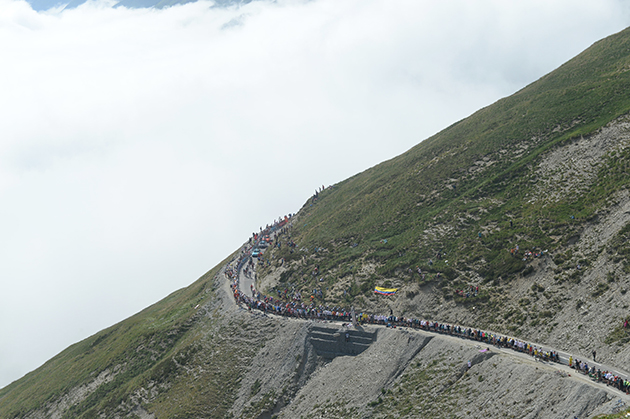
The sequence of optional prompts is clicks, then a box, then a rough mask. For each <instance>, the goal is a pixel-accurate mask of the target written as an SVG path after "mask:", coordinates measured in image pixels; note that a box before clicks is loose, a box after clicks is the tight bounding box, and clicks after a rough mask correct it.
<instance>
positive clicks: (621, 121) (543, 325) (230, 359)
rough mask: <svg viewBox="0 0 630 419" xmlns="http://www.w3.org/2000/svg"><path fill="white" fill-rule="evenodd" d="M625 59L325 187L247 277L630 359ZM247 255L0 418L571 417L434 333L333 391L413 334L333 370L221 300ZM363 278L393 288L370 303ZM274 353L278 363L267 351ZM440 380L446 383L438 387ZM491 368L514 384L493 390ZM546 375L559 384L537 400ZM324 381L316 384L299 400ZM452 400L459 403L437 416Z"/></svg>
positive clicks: (66, 362) (544, 369)
mask: <svg viewBox="0 0 630 419" xmlns="http://www.w3.org/2000/svg"><path fill="white" fill-rule="evenodd" d="M628 70H630V29H626V30H624V31H621V32H619V33H618V34H615V35H612V36H610V37H608V38H606V39H604V40H601V41H598V42H596V43H595V44H593V46H591V47H590V48H589V49H587V50H586V51H584V52H583V53H582V54H580V55H578V56H577V57H576V58H574V59H572V60H570V61H569V62H567V63H565V64H564V65H562V66H560V67H559V68H558V69H557V70H555V71H554V72H552V73H550V74H548V75H546V76H543V77H542V78H540V79H539V80H538V81H536V82H534V83H532V84H530V85H529V86H526V87H525V88H523V89H521V90H519V91H518V92H516V93H515V94H514V95H512V96H510V97H508V98H504V99H501V100H499V101H497V102H495V103H494V104H492V105H490V106H488V107H485V108H483V109H480V110H479V111H477V112H475V113H474V114H473V115H471V116H470V117H468V118H466V119H463V120H461V121H458V122H457V123H455V124H452V125H451V126H449V127H447V128H446V129H445V130H443V131H441V132H440V133H437V134H436V135H434V136H432V137H430V138H428V139H426V140H425V141H423V142H421V143H420V144H418V145H416V146H414V147H412V148H411V149H410V150H409V151H407V152H406V153H404V154H402V155H400V156H397V157H395V158H393V159H390V160H388V161H386V162H383V163H381V164H379V165H376V166H374V167H371V168H369V169H367V170H365V171H363V172H361V173H359V174H357V175H355V176H352V177H350V178H349V179H346V180H344V181H342V182H339V183H338V184H336V185H333V186H332V187H330V188H326V189H325V190H322V191H319V192H318V193H316V195H314V196H313V197H312V198H311V199H309V200H308V201H307V202H306V203H305V204H304V206H303V207H302V208H301V209H300V211H299V212H298V213H297V214H296V215H295V218H294V219H293V221H292V222H293V227H292V228H291V229H290V230H289V231H288V232H287V233H286V234H285V235H284V236H282V237H281V238H279V240H278V241H277V242H276V243H275V244H276V246H271V247H270V248H269V249H267V250H266V251H265V252H264V254H263V256H262V257H261V258H259V262H258V267H257V269H256V276H257V283H256V284H257V288H258V289H260V290H262V291H264V293H266V294H267V295H272V296H274V297H276V296H280V295H281V294H282V293H283V292H284V290H287V293H288V294H289V295H292V296H293V298H296V299H295V300H293V301H302V302H304V303H305V304H307V305H308V304H309V303H310V300H311V299H310V298H309V297H310V296H311V295H313V298H312V301H313V302H314V304H316V305H329V306H333V305H334V306H344V307H350V306H354V307H357V308H361V309H362V310H366V311H369V312H372V313H389V312H390V310H391V312H394V313H396V315H397V316H414V317H422V316H424V317H428V318H434V319H439V320H440V321H444V322H452V323H460V324H467V325H470V326H474V327H483V328H486V329H489V330H496V331H497V332H500V333H509V334H510V335H514V336H517V337H522V338H527V339H530V340H532V341H540V342H541V343H544V344H548V345H553V346H556V347H558V348H559V349H563V350H567V351H569V352H571V353H575V354H576V355H579V356H580V357H582V358H583V359H588V355H589V354H590V352H591V350H592V349H596V350H597V353H598V354H599V357H601V359H602V360H604V361H605V362H608V363H611V364H613V365H619V364H623V363H625V362H628V361H630V346H629V345H628V343H629V342H630V333H629V332H628V330H627V328H624V327H623V324H622V323H623V320H624V319H626V318H627V317H626V316H627V315H626V314H625V313H626V312H627V308H628V306H629V304H630V301H629V299H630V296H628V294H627V290H628V289H630V275H629V274H630V245H628V238H630V193H629V191H628V176H627V173H629V172H630V147H629V146H630V116H629V112H630V98H629V97H628V96H627V94H626V92H628V91H630V73H629V72H628ZM278 243H279V244H280V246H278ZM247 246H248V243H246V244H245V245H244V248H245V247H247ZM242 251H243V249H239V250H238V251H237V252H235V253H234V254H233V255H231V256H229V257H228V258H227V259H226V260H224V261H223V262H222V263H221V264H219V265H218V266H217V267H215V268H213V269H212V270H211V271H209V272H208V273H207V274H206V275H204V276H202V277H201V278H200V279H199V280H197V281H196V282H195V283H193V284H192V285H191V286H189V287H187V288H184V289H182V290H179V291H176V292H175V293H173V294H171V295H170V296H168V297H167V298H166V299H164V300H162V301H160V302H158V303H156V304H154V305H152V306H151V307H148V308H147V309H145V310H143V311H142V312H140V313H138V314H136V315H134V316H132V317H131V318H129V319H127V320H125V321H123V322H120V323H118V324H116V325H114V326H112V327H110V328H108V329H105V330H103V331H101V332H99V333H97V334H95V335H93V336H91V337H89V338H88V339H86V340H84V341H81V342H79V343H77V344H75V345H72V346H71V347H69V348H68V349H66V350H65V351H63V352H62V353H60V354H59V355H57V356H56V357H54V358H53V359H51V360H50V361H48V362H47V363H45V364H44V365H43V366H42V367H40V368H38V369H37V370H36V371H33V372H32V373H29V374H27V375H26V376H25V377H23V378H22V379H20V380H18V381H16V382H14V383H11V384H10V385H9V386H7V387H5V388H3V389H0V418H16V417H20V418H22V417H23V418H36V417H60V418H62V417H82V418H90V417H134V415H135V416H136V417H142V418H144V417H147V418H148V417H255V418H267V417H269V418H270V417H272V415H279V416H280V417H290V415H292V414H297V415H298V416H303V417H330V415H331V414H334V415H337V416H339V417H366V416H371V417H387V416H388V415H389V414H392V415H398V416H401V417H404V416H409V417H413V416H414V415H425V416H426V415H431V416H432V417H464V416H465V417H485V416H484V415H486V413H485V412H484V411H483V409H481V410H474V409H471V410H470V411H467V410H465V405H466V404H471V405H474V404H475V397H476V396H475V395H477V396H478V397H483V399H484V402H483V407H484V409H485V410H486V412H491V413H488V414H490V415H491V417H495V416H499V415H500V414H501V412H502V411H504V410H502V409H504V408H503V407H502V406H504V405H505V403H511V405H513V406H518V407H519V409H515V410H511V411H510V414H512V416H513V417H565V416H563V415H565V413H566V411H568V409H571V408H572V407H571V403H569V404H566V405H563V409H565V411H556V410H555V407H554V403H555V404H556V405H557V403H559V402H558V401H559V400H561V399H562V394H563V393H562V392H563V391H565V392H570V391H572V390H570V384H567V381H566V380H564V379H565V378H566V377H563V376H562V375H561V374H560V375H558V376H556V375H555V373H554V370H553V368H550V367H549V366H543V365H542V364H541V365H533V366H532V365H531V364H530V362H529V361H528V360H514V359H512V358H505V356H504V355H503V354H497V355H493V356H492V357H489V358H488V359H484V360H482V361H480V362H479V363H478V364H476V365H475V366H474V368H472V369H471V370H470V373H468V374H460V373H459V372H458V371H459V370H460V368H461V365H462V364H463V363H464V361H465V359H466V358H468V357H472V356H473V355H474V353H475V352H478V351H477V349H476V348H475V347H474V346H472V347H471V346H470V345H468V344H464V343H461V344H459V343H457V342H455V343H453V342H450V341H445V340H441V339H435V338H434V339H433V340H431V341H430V342H429V343H426V344H423V345H424V346H422V345H421V346H422V349H421V350H420V351H419V352H418V355H417V356H414V357H412V358H411V359H409V361H408V362H407V361H404V362H403V361H401V367H400V368H401V369H400V370H399V371H398V372H396V373H395V374H394V376H395V378H394V379H392V380H385V381H383V384H382V385H383V387H382V388H381V389H378V388H376V387H375V388H372V387H370V388H372V390H370V393H369V394H368V395H366V396H365V397H366V398H365V399H361V398H360V397H358V396H356V397H355V396H350V395H348V398H347V399H345V398H344V397H345V396H344V391H343V389H349V388H350V387H348V386H349V385H354V386H360V385H361V383H363V384H365V385H367V383H368V382H371V381H369V380H372V381H373V380H374V379H375V378H374V377H371V376H370V371H374V372H373V374H376V375H377V376H378V374H379V373H378V371H380V370H379V365H378V360H379V359H380V358H381V357H385V355H386V351H387V350H386V349H378V348H387V347H390V348H391V347H394V346H396V345H397V344H401V345H402V343H401V342H402V341H404V339H405V338H409V340H408V342H407V343H409V342H411V341H412V340H413V339H412V338H411V336H407V335H405V332H402V331H394V330H387V331H386V332H383V333H381V332H380V331H379V337H378V338H377V341H376V343H375V344H373V346H371V347H370V349H368V350H367V351H366V352H365V353H362V354H360V355H356V356H355V357H351V356H339V357H335V358H334V359H333V360H332V361H331V360H328V361H327V360H326V359H325V358H323V357H321V356H320V355H318V354H317V351H316V350H315V349H314V348H313V346H312V345H311V343H310V340H309V339H310V338H308V336H309V333H310V332H309V329H308V325H305V324H293V322H291V321H289V320H283V319H271V318H267V317H264V316H262V315H259V314H253V313H249V312H248V311H247V310H243V309H242V308H238V307H237V306H236V305H234V304H233V302H232V300H231V299H232V295H231V290H230V289H229V286H228V282H227V277H226V276H225V267H226V266H230V263H233V262H234V261H235V260H236V259H237V258H238V256H239V255H240V254H241V252H242ZM377 285H381V286H386V287H392V288H397V289H398V292H397V294H396V296H394V297H383V296H378V295H375V294H374V293H373V290H374V287H375V286H377ZM470 287H473V288H474V287H478V291H476V292H474V293H469V292H468V293H467V292H466V290H469V289H471V288H470ZM314 290H315V291H318V292H313V291H314ZM287 293H285V294H287ZM298 295H300V296H302V297H300V300H297V298H298V297H297V296H298ZM379 339H380V340H379ZM414 339H415V338H414ZM396 342H398V343H396ZM431 342H432V343H431ZM309 345H310V346H309ZM285 347H290V348H291V349H290V350H287V353H286V354H283V355H284V356H283V357H270V355H269V354H270V352H269V351H270V350H271V349H274V350H275V351H276V352H278V353H279V352H281V351H282V348H285ZM274 353H275V352H274ZM298 355H299V357H298ZM449 357H450V358H452V359H449ZM257 360H268V362H267V363H266V364H265V362H259V363H257ZM359 364H361V365H366V367H362V369H361V371H363V373H362V374H354V375H352V377H353V378H352V380H354V384H348V383H345V382H344V381H343V378H342V376H341V375H339V374H341V372H343V371H346V372H349V371H351V370H352V368H353V365H359ZM368 366H369V367H368ZM371 368H373V370H371ZM539 368H540V370H539ZM276 369H277V371H282V374H279V375H278V376H277V377H276V376H274V371H276ZM336 369H338V370H339V371H340V373H339V374H336V373H335V371H336ZM381 370H382V369H381ZM441 376H446V377H454V378H452V381H453V382H452V383H451V384H450V385H447V386H446V387H436V386H432V384H434V383H435V380H436V377H441ZM502 376H513V377H514V378H513V379H514V380H517V382H518V383H519V384H518V388H519V389H523V392H522V393H517V394H508V393H503V392H499V389H500V388H501V379H500V377H502ZM335 377H336V378H335ZM484 377H485V378H484ZM382 378H383V377H380V376H378V380H381V379H382ZM543 379H544V380H547V381H549V382H553V383H555V384H557V386H558V388H561V389H563V390H560V392H554V391H552V390H551V389H549V390H545V392H543V394H537V392H536V386H537V384H536V383H538V382H539V381H538V380H543ZM274 380H275V381H274ZM335 380H337V381H338V382H337V381H335ZM329 382H333V383H334V385H330V386H329V387H330V388H328V387H327V386H326V383H329ZM453 383H457V385H452V384H453ZM562 383H564V384H562ZM318 384H319V386H318ZM313 386H317V387H313ZM318 387H325V390H326V391H322V392H321V393H320V392H317V393H316V394H319V396H318V397H315V398H313V397H309V392H312V391H314V388H318ZM353 388H354V387H353ZM414 389H416V390H414ZM418 389H422V391H423V392H425V393H426V395H427V396H426V397H427V400H429V401H430V402H429V403H425V402H424V401H423V400H422V399H421V397H419V394H418V393H416V391H419V390H418ZM525 390H527V391H525ZM589 391H590V390H589ZM349 392H350V390H347V392H346V393H349ZM379 392H380V394H379ZM499 393H500V394H499ZM314 394H315V393H314ZM420 394H424V393H422V392H421V393H420ZM571 394H572V398H571V399H570V401H571V402H572V403H573V404H574V405H575V406H578V405H579V406H580V409H582V410H581V411H580V412H581V413H584V414H587V415H594V414H599V413H610V412H612V410H613V408H612V407H611V406H612V404H611V403H612V402H613V396H612V395H611V393H609V392H607V391H606V390H605V389H602V390H601V391H599V390H597V391H594V392H592V393H590V392H589V393H588V394H587V395H585V396H583V400H578V399H577V398H579V395H577V393H574V392H571ZM573 397H576V398H573ZM449 400H450V401H451V402H453V403H454V404H452V405H453V406H455V405H457V406H459V407H458V408H461V409H463V410H461V409H460V410H459V411H458V410H453V409H452V408H448V406H449V405H448V402H449ZM576 400H577V401H576ZM456 401H457V402H456ZM578 402H579V403H578ZM461 403H463V404H461ZM580 403H581V404H580ZM530 405H531V407H532V409H533V410H532V409H530V407H528V406H530ZM438 407H439V408H440V409H443V410H439V409H438V410H435V409H436V408H438ZM440 412H443V413H440ZM575 413H576V414H577V413H579V412H577V411H576V412H575ZM581 413H580V414H581ZM439 415H442V416H439Z"/></svg>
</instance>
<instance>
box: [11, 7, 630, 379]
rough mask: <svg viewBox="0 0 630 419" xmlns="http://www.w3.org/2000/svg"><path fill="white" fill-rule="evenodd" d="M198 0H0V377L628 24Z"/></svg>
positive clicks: (160, 292) (616, 10)
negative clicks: (65, 3) (74, 0)
mask: <svg viewBox="0 0 630 419" xmlns="http://www.w3.org/2000/svg"><path fill="white" fill-rule="evenodd" d="M211 5H212V4H211V3H207V2H197V3H190V4H187V5H184V6H177V7H172V8H169V9H165V10H153V9H137V10H128V9H125V8H116V9H113V8H111V7H109V6H110V4H107V3H98V2H89V3H86V4H84V5H82V6H80V7H78V8H77V9H73V10H66V11H63V12H61V11H59V10H56V11H55V10H52V11H49V12H47V13H36V12H34V11H33V10H32V9H31V8H30V7H29V6H28V4H27V3H25V2H24V1H14V0H0V39H2V40H3V42H1V43H0V56H2V57H3V63H4V65H3V66H2V67H0V91H1V92H2V95H1V96H0V115H2V117H0V132H1V133H2V136H1V138H0V202H1V203H2V205H0V232H1V237H2V238H1V239H0V284H1V286H2V292H0V333H1V334H2V341H1V343H0V359H2V363H0V386H3V385H6V384H8V383H9V382H11V381H12V380H15V379H17V378H19V377H20V376H22V375H23V374H24V373H26V372H28V371H29V370H32V369H34V368H36V367H37V366H38V365H40V364H41V363H43V362H44V361H45V360H46V359H48V358H50V357H51V356H53V355H54V354H56V353H58V352H59V351H60V350H62V349H63V348H65V347H66V346H68V345H69V344H71V343H73V342H76V341H77V340H80V339H83V338H85V337H87V336H89V335H90V334H92V333H95V332H96V331H98V330H100V329H102V328H104V327H107V326H109V325H111V324H112V323H115V322H117V321H120V320H122V319H123V318H125V317H127V316H129V315H131V314H133V313H134V312H137V311H139V310H140V309H142V308H144V307H146V306H147V305H149V304H151V303H153V302H155V301H157V300H158V299H160V298H162V297H164V296H165V295H167V294H168V293H170V292H172V291H174V290H176V289H178V288H181V287H183V286H186V285H188V284H190V283H191V282H193V281H194V280H195V279H196V278H197V277H199V276H200V275H202V274H203V273H204V272H205V271H207V270H209V269H210V268H212V267H213V266H214V265H216V264H217V263H218V262H219V261H221V260H222V259H223V258H225V257H226V256H227V255H228V254H230V253H231V252H232V251H234V250H235V249H236V248H237V247H238V246H239V245H240V244H241V243H242V242H244V241H245V240H246V239H247V238H248V236H249V234H250V233H251V232H252V231H255V230H257V229H258V228H259V227H260V226H262V225H265V224H266V223H269V222H271V221H272V220H273V219H274V218H277V217H278V216H281V215H284V214H287V213H291V212H295V211H297V210H298V209H299V208H300V206H301V205H302V204H303V202H305V200H306V199H307V198H308V196H309V195H310V194H311V193H312V192H313V191H314V189H315V188H316V187H318V186H321V185H322V184H326V185H329V184H332V183H335V182H338V181H340V180H343V179H344V178H347V177H348V176H351V175H353V174H355V173H357V172H359V171H362V170H365V169H366V168H368V167H370V166H372V165H375V164H377V163H379V162H381V161H383V160H386V159H388V158H391V157H394V156H395V155H398V154H400V153H402V152H404V151H405V150H407V149H409V148H410V147H412V146H413V145H415V144H417V143H418V142H420V141H421V140H423V139H425V138H427V137H428V136H430V135H432V134H434V133H435V132H437V131H439V130H440V129H442V128H444V127H446V126H448V125H449V124H451V123H453V122H455V121H457V120H459V119H461V118H464V117H466V116H467V115H469V114H471V113H472V112H474V111H475V110H477V109H478V108H480V107H482V106H486V105H488V104H490V103H492V102H493V101H495V100H497V99H499V98H500V97H503V96H506V95H509V94H511V93H513V92H514V91H516V90H518V89H520V88H522V87H524V86H525V85H526V84H529V83H531V82H532V81H534V80H536V79H537V78H539V77H541V76H542V75H544V74H545V73H547V72H549V71H551V70H553V69H554V68H555V67H557V66H558V65H560V64H562V63H563V62H564V61H566V60H567V59H569V58H571V57H572V56H574V55H576V54H577V53H579V52H580V51H581V50H583V49H585V48H586V47H588V46H589V45H590V44H591V43H593V42H595V41H596V40H598V39H600V38H602V37H605V36H607V35H609V34H612V33H614V32H617V31H619V30H621V29H623V28H624V27H625V26H626V25H627V24H628V6H626V5H624V3H623V2H622V1H621V0H616V1H614V0H602V1H598V2H591V1H575V0H571V1H569V0H562V1H557V2H548V1H544V0H534V1H528V2H505V1H500V0H495V1H490V0H486V1H480V2H469V1H465V0H454V1H450V2H432V1H428V0H409V1H404V0H400V1H390V0H367V1H366V0H344V1H342V2H340V1H337V0H311V1H306V0H303V1H298V0H286V1H285V0H280V1H276V2H266V1H259V2H253V3H250V4H248V5H246V6H243V7H240V8H228V9H224V8H214V7H211Z"/></svg>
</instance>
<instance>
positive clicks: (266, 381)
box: [232, 314, 630, 419]
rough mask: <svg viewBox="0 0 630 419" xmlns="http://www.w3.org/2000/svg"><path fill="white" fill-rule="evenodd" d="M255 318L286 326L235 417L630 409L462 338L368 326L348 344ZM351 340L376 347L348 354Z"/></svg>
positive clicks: (547, 414) (306, 325)
mask: <svg viewBox="0 0 630 419" xmlns="http://www.w3.org/2000/svg"><path fill="white" fill-rule="evenodd" d="M253 316H256V321H265V322H280V323H281V326H280V327H279V328H278V332H277V334H276V336H275V337H274V338H273V339H272V340H270V341H268V342H267V343H266V344H265V346H264V348H261V349H260V351H259V353H258V355H257V356H256V357H255V359H254V361H253V363H252V365H251V368H249V370H248V372H247V374H246V375H245V377H244V378H243V380H242V382H241V389H240V391H239V394H238V398H237V401H236V403H235V404H234V408H233V410H232V413H233V414H234V416H235V417H243V418H250V417H253V418H271V417H272V416H274V417H278V418H302V417H303V418H330V417H348V418H364V417H389V416H390V415H394V416H397V415H400V416H401V417H405V416H407V417H431V418H441V417H445V418H446V417H461V418H487V417H512V418H558V419H560V418H566V417H573V416H578V417H581V418H582V417H590V416H592V415H595V414H598V413H609V412H610V411H611V410H612V409H613V408H614V406H615V405H617V403H618V402H617V400H619V399H621V400H622V404H624V405H625V404H626V403H628V404H630V397H628V396H626V395H625V394H622V393H620V392H618V391H617V390H615V389H613V388H610V387H606V386H603V385H601V384H596V383H594V382H592V381H591V380H590V379H589V378H588V377H585V376H583V375H581V374H577V373H575V372H574V370H571V369H569V368H568V367H566V366H563V365H559V364H555V363H545V362H540V361H535V360H534V359H533V358H531V357H530V356H528V355H524V354H521V353H517V352H514V351H512V350H508V349H499V348H495V347H490V348H487V347H485V346H483V347H482V346H480V345H479V343H478V342H475V341H469V340H464V339H461V338H458V337H453V336H445V335H434V334H431V333H426V332H422V331H415V330H406V329H387V328H385V327H381V326H368V327H365V328H362V330H360V331H351V332H350V337H349V341H348V342H346V341H345V333H346V330H348V329H346V328H343V327H341V326H340V325H335V324H327V323H312V322H303V321H297V320H293V319H285V318H266V319H261V318H259V317H258V316H257V315H256V314H253ZM352 336H354V338H355V339H357V342H360V339H359V337H361V336H372V337H374V341H373V342H370V343H369V344H367V343H366V344H363V343H361V344H360V345H361V346H359V347H360V348H362V349H363V350H362V351H361V352H359V353H356V354H352V351H353V348H355V346H354V345H356V343H355V344H353V343H352V342H351V340H352ZM363 345H365V346H363ZM482 351H483V352H482ZM468 361H471V365H472V366H471V368H470V369H468V368H467V363H468Z"/></svg>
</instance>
